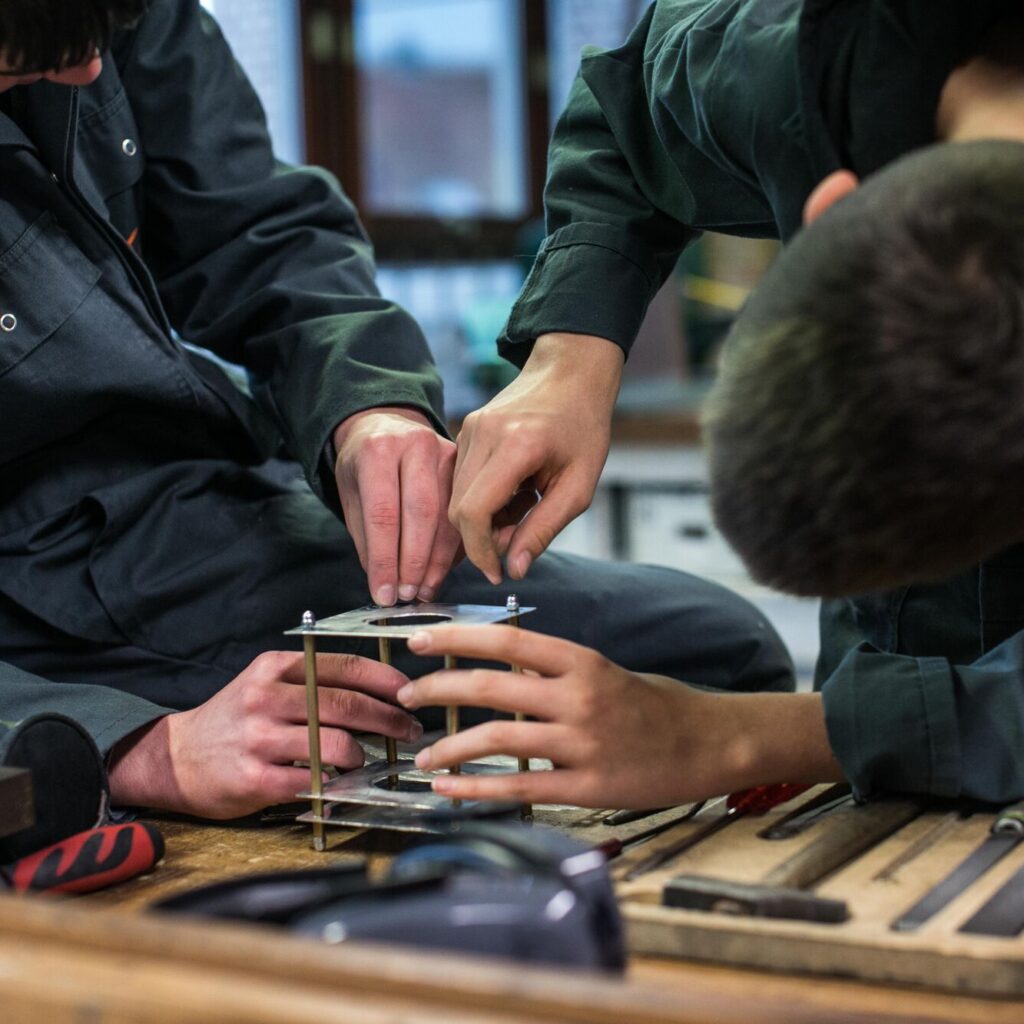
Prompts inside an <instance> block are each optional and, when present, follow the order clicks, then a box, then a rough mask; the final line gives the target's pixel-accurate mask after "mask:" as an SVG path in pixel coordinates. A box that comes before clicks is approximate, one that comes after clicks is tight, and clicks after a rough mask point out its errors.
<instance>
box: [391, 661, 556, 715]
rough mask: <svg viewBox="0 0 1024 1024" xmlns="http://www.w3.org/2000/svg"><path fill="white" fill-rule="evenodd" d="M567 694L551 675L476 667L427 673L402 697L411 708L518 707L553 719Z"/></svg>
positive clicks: (509, 708)
mask: <svg viewBox="0 0 1024 1024" xmlns="http://www.w3.org/2000/svg"><path fill="white" fill-rule="evenodd" d="M565 694H566V691H565V688H563V687H560V686H555V685H552V682H551V680H550V679H539V678H538V677H537V676H526V675H522V674H521V673H518V672H499V671H495V670H494V669H484V668H476V669H470V670H468V671H465V672H450V671H449V672H434V673H433V674H432V675H429V676H424V677H423V678H422V679H417V680H416V681H415V682H414V683H410V684H409V685H408V686H407V687H405V688H404V689H403V690H402V691H401V695H400V700H401V702H402V705H403V706H404V707H407V708H409V709H410V710H415V709H416V708H426V707H439V706H441V705H449V704H450V705H457V706H459V707H467V706H468V707H479V708H493V709H494V710H495V711H509V712H516V711H518V712H521V713H522V714H524V715H533V716H534V717H535V718H544V719H549V720H550V719H555V718H557V717H558V716H559V713H560V712H561V711H562V710H564V708H565V704H566V696H565Z"/></svg>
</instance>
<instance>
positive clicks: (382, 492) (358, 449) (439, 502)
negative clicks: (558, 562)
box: [334, 408, 462, 607]
mask: <svg viewBox="0 0 1024 1024" xmlns="http://www.w3.org/2000/svg"><path fill="white" fill-rule="evenodd" d="M334 445H335V450H336V451H337V453H338V461H337V463H336V464H335V470H334V472H335V477H336V478H337V482H338V495H339V497H340V498H341V507H342V510H343V511H344V513H345V524H346V525H347V527H348V530H349V533H350V534H351V535H352V540H353V542H354V543H355V546H356V551H357V552H358V554H359V561H360V562H361V563H362V566H363V568H364V569H365V570H366V575H367V580H368V583H369V587H370V594H371V596H372V597H373V600H374V601H376V602H377V604H379V605H381V606H383V607H388V606H390V605H393V604H394V603H395V601H396V600H401V601H413V600H416V599H419V600H420V601H432V600H433V599H434V595H435V594H436V593H437V590H438V588H439V587H440V586H441V583H442V582H443V581H444V578H445V577H446V576H447V575H448V572H449V570H450V569H451V567H452V566H453V565H454V564H455V563H456V561H458V560H459V559H461V558H462V550H461V543H460V540H459V535H458V532H457V531H456V530H455V528H454V527H453V526H452V525H451V523H449V521H448V516H447V508H448V500H449V498H450V496H451V489H452V471H453V469H454V467H455V445H454V444H452V442H451V441H449V440H448V439H447V438H444V437H441V436H440V435H439V434H438V433H437V432H436V431H435V430H434V428H433V427H432V426H431V425H430V422H429V421H428V420H427V418H426V416H424V415H423V413H421V412H418V411H417V410H415V409H404V408H380V409H368V410H366V411H365V412H360V413H356V414H355V415H354V416H350V417H349V418H348V419H346V420H344V421H343V422H342V423H341V424H339V426H338V427H337V428H336V429H335V431H334Z"/></svg>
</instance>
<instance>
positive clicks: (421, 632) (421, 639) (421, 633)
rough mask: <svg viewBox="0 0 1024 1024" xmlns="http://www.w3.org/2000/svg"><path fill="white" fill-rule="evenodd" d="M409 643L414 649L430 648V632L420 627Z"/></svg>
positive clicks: (425, 649)
mask: <svg viewBox="0 0 1024 1024" xmlns="http://www.w3.org/2000/svg"><path fill="white" fill-rule="evenodd" d="M407 644H408V646H409V649H410V650H413V651H427V650H430V634H429V633H428V632H427V631H426V630H425V629H418V630H416V632H415V633H413V635H412V636H411V637H409V639H408V641H407ZM406 689H408V687H406Z"/></svg>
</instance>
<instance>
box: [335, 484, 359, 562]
mask: <svg viewBox="0 0 1024 1024" xmlns="http://www.w3.org/2000/svg"><path fill="white" fill-rule="evenodd" d="M338 498H339V499H340V500H341V513H342V516H343V517H344V519H345V528H346V529H347V530H348V533H349V536H350V537H351V538H352V543H353V544H354V545H355V549H356V555H357V556H358V558H359V564H360V565H361V566H362V567H363V569H364V570H365V569H366V534H365V532H364V530H363V515H362V507H361V506H360V504H359V494H358V492H357V491H356V489H355V488H354V487H353V488H352V489H351V490H350V489H348V488H344V487H342V483H341V477H340V476H339V477H338Z"/></svg>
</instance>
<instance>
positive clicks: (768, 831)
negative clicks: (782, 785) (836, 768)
mask: <svg viewBox="0 0 1024 1024" xmlns="http://www.w3.org/2000/svg"><path fill="white" fill-rule="evenodd" d="M853 803H854V798H853V794H852V793H851V792H850V787H849V786H848V785H846V784H845V783H840V785H838V786H830V787H829V788H828V789H826V790H825V791H824V792H822V793H819V794H818V795H817V796H816V797H814V798H812V799H811V800H808V801H807V803H805V804H804V805H803V806H802V807H798V808H797V809H796V810H795V811H790V812H789V814H787V815H785V816H784V817H782V818H780V819H779V820H778V821H776V822H773V823H772V824H771V825H769V826H768V827H767V828H763V829H761V831H760V832H758V833H757V838H758V839H792V838H793V837H794V836H798V835H800V834H801V833H802V832H806V831H807V830H808V829H809V828H810V827H811V826H812V825H816V824H817V823H818V822H819V821H821V819H822V818H826V817H828V815H830V814H832V813H833V812H834V811H839V810H842V809H843V808H844V807H850V806H852V805H853Z"/></svg>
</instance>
